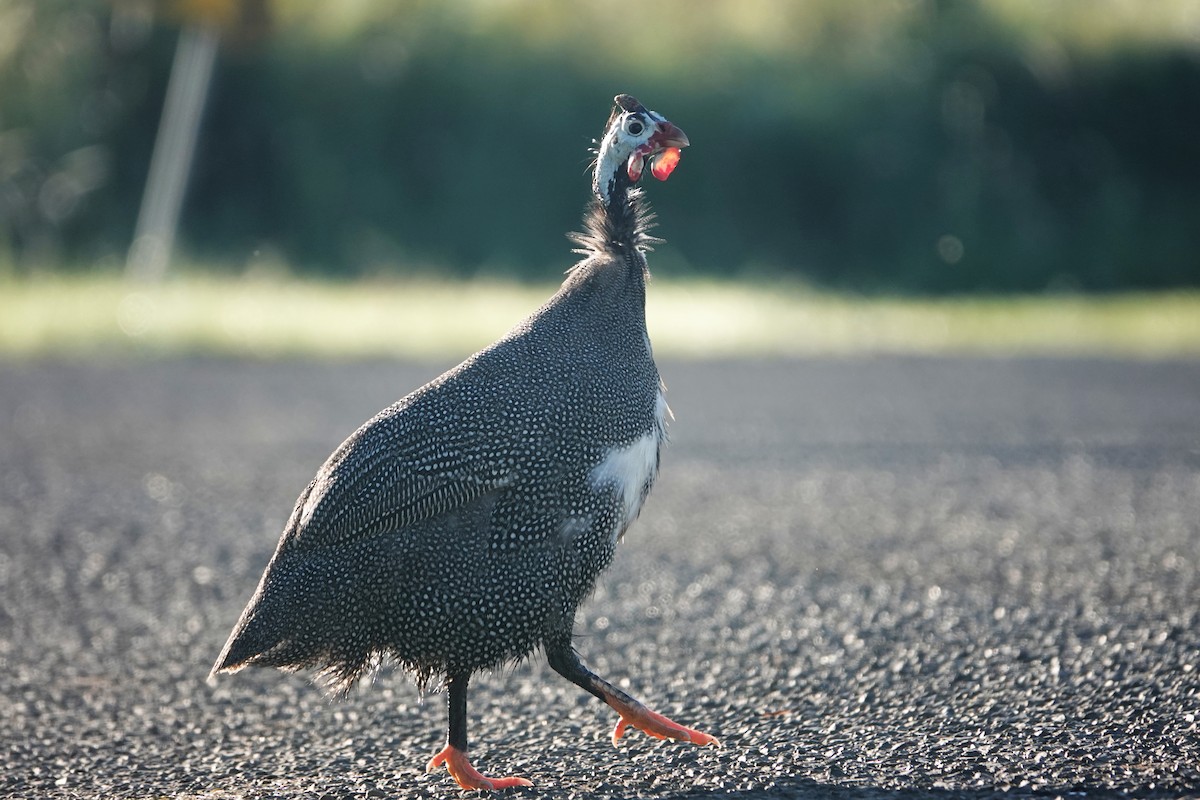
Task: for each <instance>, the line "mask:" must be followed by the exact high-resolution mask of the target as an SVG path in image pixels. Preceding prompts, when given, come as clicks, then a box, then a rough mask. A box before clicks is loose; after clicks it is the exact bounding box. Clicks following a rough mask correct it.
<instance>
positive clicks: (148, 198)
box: [125, 25, 219, 282]
mask: <svg viewBox="0 0 1200 800" xmlns="http://www.w3.org/2000/svg"><path fill="white" fill-rule="evenodd" d="M218 41H219V37H218V35H217V29H216V27H215V26H211V25H189V26H187V27H185V28H184V29H183V30H182V31H181V32H180V34H179V44H178V45H177V46H176V48H175V60H174V63H172V65H171V77H170V79H169V80H168V83H167V96H166V99H165V101H164V102H163V113H162V119H161V120H160V121H159V124H158V135H157V136H156V137H155V140H154V152H153V154H152V155H151V156H150V174H149V175H148V176H147V178H146V188H145V191H144V192H143V193H142V206H141V209H140V210H139V211H138V219H137V227H136V229H135V230H134V235H133V243H132V244H131V245H130V247H129V254H128V256H127V258H126V262H125V274H126V276H127V277H129V278H132V279H134V280H139V281H146V282H156V281H160V280H162V278H163V277H164V276H165V275H166V272H167V267H168V265H169V264H170V261H171V251H172V249H173V248H174V245H175V231H176V229H177V228H178V226H179V214H180V211H181V209H182V208H183V195H184V190H185V189H186V188H187V182H188V174H189V172H190V171H191V166H192V156H193V155H194V153H195V150H196V138H197V136H198V134H199V131H200V118H201V115H202V113H203V111H204V100H205V98H206V97H207V95H208V86H209V83H210V81H211V78H212V69H213V62H214V61H215V59H216V54H217V44H218Z"/></svg>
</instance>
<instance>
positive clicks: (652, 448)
mask: <svg viewBox="0 0 1200 800" xmlns="http://www.w3.org/2000/svg"><path fill="white" fill-rule="evenodd" d="M669 413H670V410H669V409H668V408H667V400H666V398H665V397H663V395H662V392H659V394H658V399H657V402H656V403H655V407H654V417H655V419H654V423H655V424H654V428H653V429H651V430H649V431H647V432H646V433H644V434H643V435H642V436H640V437H638V438H637V439H635V440H634V441H632V442H630V443H629V444H627V445H624V446H622V447H614V448H612V449H611V450H609V451H608V453H607V454H606V455H605V456H604V460H603V461H601V462H600V463H599V464H597V465H596V466H595V468H593V469H592V473H591V483H592V488H593V489H595V490H596V491H601V490H603V489H605V488H609V487H613V488H615V489H616V491H617V494H618V496H619V497H620V498H621V505H622V506H623V508H624V510H625V514H624V517H623V518H622V519H621V520H620V521H619V522H618V525H617V528H616V530H615V531H614V532H613V533H614V536H617V537H619V536H620V535H621V534H622V533H624V532H625V529H626V528H628V527H629V525H630V524H631V523H632V522H633V521H634V519H636V518H637V515H638V512H639V511H641V510H642V501H644V500H645V499H646V494H647V493H648V492H649V490H650V485H651V484H653V483H654V478H655V477H656V475H657V474H658V448H659V446H660V445H661V444H662V441H663V439H664V438H666V427H667V426H666V415H667V414H669Z"/></svg>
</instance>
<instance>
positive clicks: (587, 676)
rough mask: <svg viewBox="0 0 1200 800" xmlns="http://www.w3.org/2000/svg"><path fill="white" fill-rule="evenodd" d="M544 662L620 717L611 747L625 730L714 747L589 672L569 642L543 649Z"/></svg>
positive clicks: (706, 738) (707, 738)
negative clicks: (634, 729)
mask: <svg viewBox="0 0 1200 800" xmlns="http://www.w3.org/2000/svg"><path fill="white" fill-rule="evenodd" d="M546 660H547V661H549V662H550V667H551V668H552V669H553V670H554V671H555V672H557V673H558V674H559V675H562V676H563V677H564V678H566V679H567V680H569V681H570V682H571V683H573V684H575V685H576V686H579V687H581V688H583V689H586V690H587V691H588V692H590V693H591V694H593V695H595V696H596V697H598V698H600V699H601V700H603V701H604V702H605V703H608V705H610V706H612V708H613V710H614V711H616V712H617V713H618V714H619V715H620V717H621V719H620V720H619V721H618V722H617V727H616V729H615V730H613V736H612V741H613V744H616V743H617V740H618V739H620V738H621V737H622V736H623V735H624V734H625V731H626V729H628V728H636V729H637V730H640V731H642V732H643V733H645V734H647V735H648V736H653V737H654V738H655V739H677V740H680V741H684V742H691V743H692V744H699V745H707V744H718V742H717V740H716V739H715V738H713V737H712V736H709V735H708V734H707V733H701V732H700V731H696V730H692V729H691V728H686V727H684V726H683V725H680V724H679V723H677V722H673V721H672V720H669V719H667V718H666V717H664V716H663V715H662V714H656V713H654V712H653V711H651V710H650V709H648V708H646V707H645V706H644V705H642V704H641V703H639V702H638V701H637V700H635V699H634V698H632V697H630V696H629V695H628V694H626V693H625V692H623V691H621V690H620V689H618V688H617V687H615V686H613V685H612V684H611V683H609V682H608V681H606V680H604V679H603V678H601V677H599V676H598V675H596V674H595V673H593V672H592V671H591V670H589V669H588V668H587V667H585V666H584V665H583V662H581V661H580V660H579V655H578V654H577V653H576V652H575V648H573V647H571V645H570V643H569V642H560V643H559V644H556V645H549V646H547V647H546Z"/></svg>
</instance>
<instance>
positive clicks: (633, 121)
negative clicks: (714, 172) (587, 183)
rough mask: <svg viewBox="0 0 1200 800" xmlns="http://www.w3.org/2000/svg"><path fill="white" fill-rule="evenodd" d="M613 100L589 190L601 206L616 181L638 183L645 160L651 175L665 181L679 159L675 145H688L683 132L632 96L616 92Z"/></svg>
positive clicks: (605, 201) (607, 198) (613, 188)
mask: <svg viewBox="0 0 1200 800" xmlns="http://www.w3.org/2000/svg"><path fill="white" fill-rule="evenodd" d="M613 102H614V103H615V105H614V107H613V112H612V115H611V116H610V117H609V118H608V125H607V126H606V127H605V130H604V137H603V138H602V139H601V140H600V148H599V151H598V153H597V157H596V172H595V175H594V176H593V178H592V189H593V190H594V191H595V192H596V196H597V197H599V198H600V201H601V202H602V203H604V204H605V205H608V204H609V203H610V202H611V200H612V196H613V192H614V190H615V189H616V187H617V185H618V184H619V183H621V182H623V181H625V180H626V179H627V180H628V183H629V184H634V183H637V182H638V180H639V179H640V178H641V177H642V171H643V169H645V166H646V162H647V161H649V162H650V172H651V174H653V175H654V177H656V178H658V179H659V180H660V181H665V180H666V179H667V177H668V176H669V175H670V174H671V171H672V170H674V169H675V165H676V164H677V163H678V162H679V148H681V147H687V146H688V137H687V134H685V133H684V132H683V131H681V130H680V129H679V128H678V127H677V126H675V125H674V124H673V123H671V122H670V121H669V120H667V119H666V118H665V117H664V116H663V115H661V114H659V113H657V112H655V111H651V110H650V109H648V108H646V107H645V106H644V105H642V104H641V103H639V102H638V101H637V99H636V98H634V97H632V96H630V95H627V94H619V95H617V96H616V97H615V98H614V99H613Z"/></svg>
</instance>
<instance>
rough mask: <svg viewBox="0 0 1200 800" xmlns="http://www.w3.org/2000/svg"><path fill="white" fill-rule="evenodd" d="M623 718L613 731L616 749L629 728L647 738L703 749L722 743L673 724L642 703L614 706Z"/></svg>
mask: <svg viewBox="0 0 1200 800" xmlns="http://www.w3.org/2000/svg"><path fill="white" fill-rule="evenodd" d="M614 708H616V709H617V713H618V714H620V715H621V718H620V719H619V720H617V727H616V728H614V729H613V735H612V742H613V746H614V747H615V746H616V744H617V740H619V739H620V738H621V737H622V736H624V735H625V731H626V729H628V728H637V729H638V730H639V731H641V732H642V733H644V734H646V735H647V736H653V737H654V738H655V739H677V740H679V741H681V742H691V743H692V744H698V745H700V746H701V747H703V746H704V745H709V744H715V745H716V746H717V747H720V746H721V743H720V742H719V741H717V738H716V737H715V736H709V735H708V734H707V733H701V732H700V731H694V730H692V729H691V728H685V727H684V726H682V725H680V724H679V723H678V722H672V721H671V720H669V719H667V718H666V717H664V716H663V715H662V714H656V713H654V712H653V711H651V710H650V709H648V708H646V707H645V706H644V705H642V704H641V703H634V704H633V705H624V704H620V705H617V706H614Z"/></svg>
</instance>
